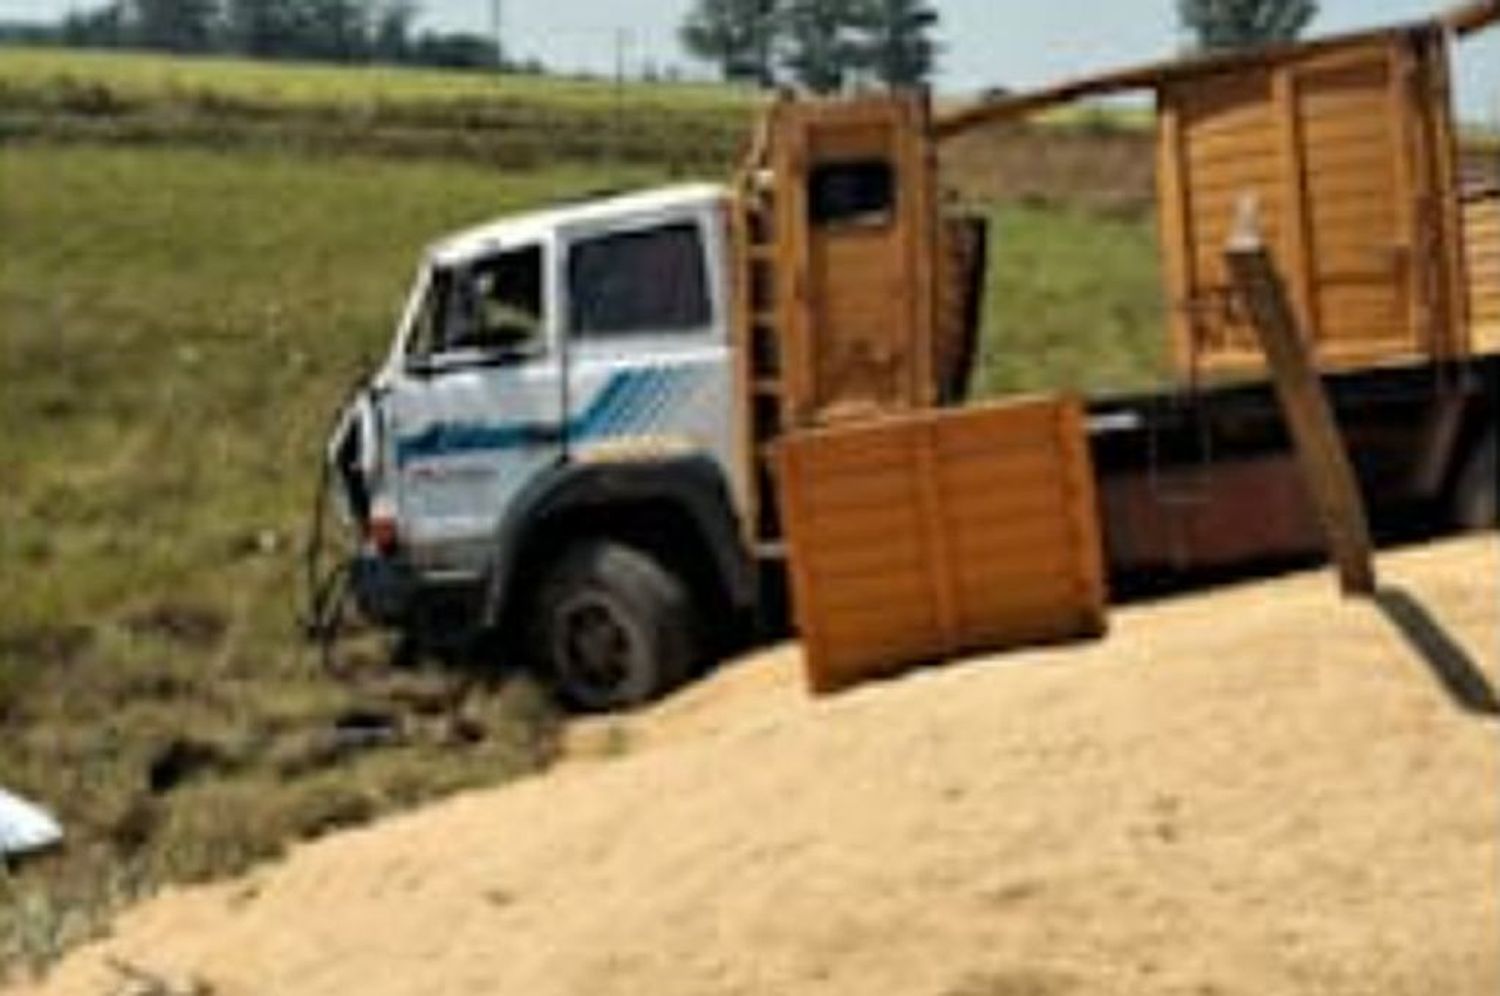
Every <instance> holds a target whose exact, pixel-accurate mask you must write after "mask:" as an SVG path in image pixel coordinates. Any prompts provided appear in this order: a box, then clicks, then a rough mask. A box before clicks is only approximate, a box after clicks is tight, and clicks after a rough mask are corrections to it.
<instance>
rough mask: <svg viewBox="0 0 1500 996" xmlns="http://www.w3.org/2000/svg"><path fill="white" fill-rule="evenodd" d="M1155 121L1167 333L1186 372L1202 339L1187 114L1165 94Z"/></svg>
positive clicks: (1158, 217)
mask: <svg viewBox="0 0 1500 996" xmlns="http://www.w3.org/2000/svg"><path fill="white" fill-rule="evenodd" d="M1156 117H1157V132H1156V183H1157V198H1156V200H1157V243H1158V245H1159V246H1160V248H1161V257H1162V279H1163V281H1164V282H1165V284H1166V303H1167V332H1168V336H1169V338H1170V339H1171V344H1172V356H1173V358H1174V360H1175V362H1176V365H1177V368H1178V369H1179V370H1187V369H1189V368H1190V367H1191V366H1192V365H1193V360H1192V356H1193V351H1194V345H1193V344H1194V341H1195V339H1196V335H1197V333H1196V330H1195V328H1194V322H1195V319H1194V316H1193V314H1192V312H1191V311H1190V308H1189V302H1190V301H1191V300H1192V298H1193V296H1194V291H1195V289H1196V285H1197V282H1198V273H1197V270H1196V268H1195V267H1194V265H1193V264H1194V257H1195V255H1196V246H1195V244H1194V240H1193V229H1192V225H1191V224H1190V219H1191V216H1192V212H1191V209H1190V206H1189V202H1188V172H1187V165H1186V162H1185V152H1184V149H1183V143H1184V141H1185V137H1184V134H1183V125H1182V113H1181V111H1180V109H1179V107H1178V104H1177V102H1176V101H1174V100H1172V99H1170V98H1169V97H1168V94H1167V92H1165V91H1163V92H1162V93H1160V94H1158V95H1157V111H1156Z"/></svg>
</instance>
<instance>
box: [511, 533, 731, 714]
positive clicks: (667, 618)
mask: <svg viewBox="0 0 1500 996" xmlns="http://www.w3.org/2000/svg"><path fill="white" fill-rule="evenodd" d="M529 644H530V650H531V659H532V661H533V663H534V666H535V667H536V668H537V670H538V671H539V673H540V674H541V676H542V677H543V678H544V679H545V680H546V681H547V682H548V683H549V684H550V685H551V687H552V688H553V690H554V692H555V694H556V695H557V697H558V698H559V699H560V700H561V701H562V703H563V704H564V705H566V706H569V707H571V708H574V709H579V710H582V711H586V712H613V711H619V710H626V709H631V708H635V707H637V706H640V705H644V704H645V703H648V702H651V701H653V700H655V699H658V698H660V697H661V696H663V695H665V694H667V693H668V692H670V691H672V690H673V689H674V688H676V687H678V686H679V685H681V684H682V683H683V682H684V681H686V680H687V678H688V676H689V675H690V674H692V673H693V669H694V666H695V665H696V664H697V662H698V656H699V653H700V648H701V646H702V636H701V630H700V625H699V618H698V614H697V612H696V610H695V607H694V604H693V598H692V594H691V592H690V591H689V589H688V587H687V585H686V584H684V583H683V581H682V579H681V578H679V577H677V576H676V575H675V574H673V573H672V572H671V571H669V570H668V569H667V568H666V567H664V566H663V565H662V564H661V563H660V562H659V561H657V560H656V559H655V558H654V557H652V556H650V555H649V554H647V553H644V552H642V551H640V550H637V549H635V548H634V547H630V546H626V545H624V544H621V543H613V542H607V541H596V542H589V543H584V544H581V545H579V546H576V547H574V548H572V549H571V550H569V551H568V552H567V553H565V554H564V556H563V557H562V559H561V560H560V561H559V562H558V564H557V566H556V567H554V568H553V569H552V570H551V571H550V572H548V574H547V575H546V577H545V579H544V580H543V581H542V584H541V586H540V587H539V588H538V590H537V596H536V600H535V602H534V603H533V612H532V613H531V638H530V640H529Z"/></svg>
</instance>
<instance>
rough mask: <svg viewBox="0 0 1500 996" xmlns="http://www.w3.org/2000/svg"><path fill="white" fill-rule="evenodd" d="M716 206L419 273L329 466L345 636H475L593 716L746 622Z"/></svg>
mask: <svg viewBox="0 0 1500 996" xmlns="http://www.w3.org/2000/svg"><path fill="white" fill-rule="evenodd" d="M726 197H727V195H726V193H725V192H724V191H723V190H722V189H721V188H718V187H715V186H709V185H694V186H679V187H672V188H668V189H663V190H658V191H653V192H649V193H644V194H637V195H632V196H627V197H617V198H611V199H607V200H600V201H591V202H589V203H586V204H581V205H578V206H571V207H561V208H558V209H554V210H549V211H544V212H540V213H536V214H530V215H525V216H521V217H516V218H510V219H504V220H500V221H496V222H494V223H492V224H489V225H485V226H482V227H479V228H476V229H473V230H470V231H466V232H462V233H460V234H457V235H455V236H453V237H451V238H448V239H446V240H444V241H442V242H440V243H438V244H437V245H436V246H434V247H433V248H432V249H431V250H430V251H429V252H428V253H427V255H426V258H425V260H424V262H423V264H422V266H421V269H420V272H419V274H418V276H417V280H416V283H415V286H414V288H413V290H412V292H411V295H410V299H409V301H408V304H407V306H406V308H405V312H404V315H403V317H402V319H401V322H400V325H399V327H398V329H397V332H396V335H395V338H394V341H393V343H392V347H391V350H390V353H389V355H388V356H387V358H386V360H385V362H384V364H383V365H382V367H381V368H380V370H379V372H378V373H377V374H376V375H375V377H374V378H373V379H372V381H371V383H370V384H369V386H368V388H366V389H365V390H363V391H362V392H361V393H360V395H359V396H358V397H357V399H356V401H355V402H354V403H353V404H352V405H351V407H350V408H349V409H348V411H347V412H346V413H345V415H344V417H343V419H342V420H341V422H340V425H339V428H338V430H337V432H336V433H335V437H334V439H333V440H332V442H331V444H330V447H329V459H330V460H331V461H332V466H333V468H334V470H335V472H336V474H337V477H338V479H339V480H340V482H341V484H342V489H341V490H342V492H343V497H344V499H345V502H344V504H345V507H346V509H347V511H348V512H349V515H350V518H351V519H352V520H353V522H354V524H355V525H356V527H357V529H358V531H359V534H360V538H361V549H360V552H359V554H358V556H357V558H356V561H355V563H354V565H353V568H352V578H353V587H354V590H355V594H356V596H357V599H358V601H359V603H360V605H361V608H362V609H363V611H364V614H365V615H367V616H369V617H371V618H373V619H375V620H376V621H378V622H380V623H382V624H385V625H389V626H393V627H401V628H403V629H407V630H410V631H412V632H413V633H416V634H418V635H419V636H422V637H424V638H427V639H431V640H434V641H439V642H450V641H451V638H452V637H453V636H454V634H457V633H462V634H464V635H465V637H469V636H473V635H475V634H479V633H498V634H499V636H500V639H499V640H498V641H493V642H495V643H497V644H498V645H499V646H501V647H503V648H504V652H505V653H506V654H507V655H508V656H509V655H514V656H516V657H523V658H524V659H525V660H526V662H527V663H529V664H531V665H533V666H535V667H537V668H538V669H539V670H540V671H541V672H542V673H544V674H545V675H547V676H548V677H549V678H550V679H551V680H552V681H553V682H554V684H555V685H556V688H557V690H558V692H559V693H560V694H561V695H562V696H563V697H564V698H565V699H567V700H569V701H570V702H572V703H573V704H575V705H577V706H580V707H583V708H587V709H613V708H620V707H628V706H631V705H635V704H638V703H640V702H643V701H646V700H649V699H651V698H654V697H656V696H658V695H660V694H661V693H663V692H665V691H666V690H668V689H670V688H671V687H673V686H675V685H676V684H678V683H680V682H681V681H683V680H685V679H686V678H687V677H689V676H690V673H691V671H692V669H693V668H695V667H696V666H698V665H699V664H700V663H702V662H703V661H704V660H706V658H707V656H708V655H709V653H710V642H711V637H713V636H714V635H715V634H716V633H722V632H724V631H725V630H726V628H727V627H729V626H730V625H731V624H732V623H733V622H734V621H736V620H738V619H741V618H742V617H743V616H744V615H745V614H746V613H747V612H748V611H749V610H750V608H751V606H752V605H753V602H754V596H753V592H752V590H751V589H752V588H753V584H752V581H751V575H752V571H751V567H750V563H749V556H748V554H747V553H746V551H745V543H744V541H743V535H742V534H743V530H742V529H741V527H740V524H739V517H738V513H737V511H736V502H735V500H734V498H733V496H734V495H736V494H737V493H741V487H742V485H743V482H740V481H737V480H736V475H737V474H738V473H739V470H738V468H740V467H742V466H744V464H745V461H744V460H742V459H741V454H740V453H739V452H737V446H738V440H737V436H736V433H735V431H734V423H733V418H734V405H733V403H732V397H733V394H732V377H733V376H734V368H733V359H732V356H731V344H730V321H729V307H730V300H729V296H730V292H729V287H728V286H727V282H728V281H727V276H726V275H727V274H728V273H729V266H728V260H727V254H728V252H729V247H728V245H727V225H726Z"/></svg>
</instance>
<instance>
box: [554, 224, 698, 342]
mask: <svg viewBox="0 0 1500 996" xmlns="http://www.w3.org/2000/svg"><path fill="white" fill-rule="evenodd" d="M568 300H569V302H570V305H569V311H570V314H569V325H570V327H571V329H572V331H573V334H575V335H577V336H580V337H582V338H607V337H610V336H617V335H631V334H637V333H659V332H696V331H703V330H704V329H707V328H708V327H709V326H710V325H712V324H713V307H712V304H711V302H710V300H709V292H708V272H707V266H706V264H705V262H704V259H703V236H702V233H701V231H700V229H699V227H698V225H697V223H695V222H691V221H684V222H677V223H674V224H670V225H664V226H662V227H660V228H652V229H648V230H645V231H637V232H624V233H619V234H615V235H605V236H601V237H599V238H595V239H589V240H587V241H584V242H579V243H577V244H575V245H574V246H573V248H572V251H571V253H570V254H569V257H568Z"/></svg>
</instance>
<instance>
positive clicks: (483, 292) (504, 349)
mask: <svg viewBox="0 0 1500 996" xmlns="http://www.w3.org/2000/svg"><path fill="white" fill-rule="evenodd" d="M542 270H543V266H542V248H541V246H526V247H524V248H521V249H515V250H509V251H506V252H501V253H496V254H495V255H493V256H488V257H485V258H483V259H480V260H477V261H475V262H474V263H471V264H469V265H468V266H465V267H454V268H448V269H442V270H438V271H437V272H435V273H434V274H433V279H432V283H431V285H430V287H429V288H428V293H427V300H426V301H425V302H424V303H423V305H422V311H421V313H420V314H419V316H418V318H417V322H418V325H417V330H416V335H415V336H414V338H413V350H412V351H413V353H415V354H416V355H419V356H431V355H435V354H438V353H444V352H449V351H452V350H475V351H482V352H486V353H516V354H523V355H529V354H532V353H536V352H540V351H541V350H542V349H544V348H545V344H546V328H547V326H546V315H545V308H544V304H543V301H544V297H543V290H542V286H543V281H542Z"/></svg>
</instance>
